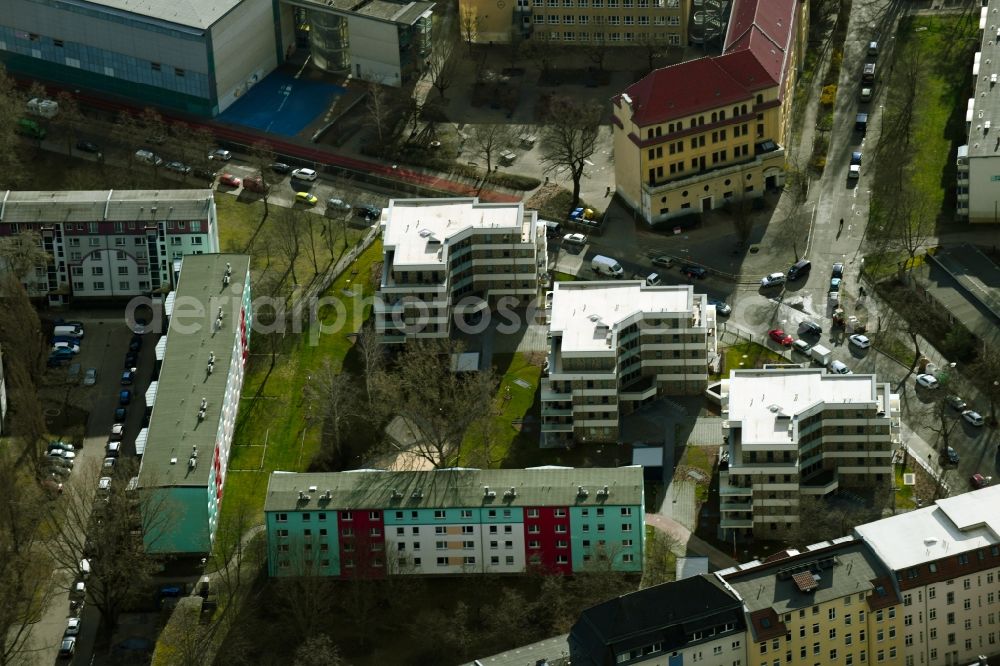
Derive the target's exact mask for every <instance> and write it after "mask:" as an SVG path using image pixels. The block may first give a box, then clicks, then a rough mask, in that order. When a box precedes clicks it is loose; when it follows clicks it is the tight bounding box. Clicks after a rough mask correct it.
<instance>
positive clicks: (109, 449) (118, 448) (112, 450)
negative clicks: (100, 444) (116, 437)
mask: <svg viewBox="0 0 1000 666" xmlns="http://www.w3.org/2000/svg"><path fill="white" fill-rule="evenodd" d="M121 454H122V443H121V442H114V441H110V442H108V443H107V444H105V445H104V457H105V458H117V457H118V456H120V455H121Z"/></svg>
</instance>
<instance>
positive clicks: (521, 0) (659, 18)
mask: <svg viewBox="0 0 1000 666" xmlns="http://www.w3.org/2000/svg"><path fill="white" fill-rule="evenodd" d="M459 7H460V9H459V12H460V13H459V15H460V16H461V17H462V18H461V19H460V21H461V25H463V26H466V25H468V26H475V27H474V28H473V29H472V30H471V31H470V32H469V34H470V35H471V36H473V37H474V41H475V42H476V43H479V44H494V43H495V44H503V43H509V42H511V40H512V35H517V39H529V40H531V41H533V42H534V41H541V42H544V43H546V44H551V45H564V46H574V45H579V46H590V47H595V46H600V47H607V46H636V45H647V44H657V45H663V46H685V45H687V43H688V21H689V17H690V12H691V0H461V1H460V3H459Z"/></svg>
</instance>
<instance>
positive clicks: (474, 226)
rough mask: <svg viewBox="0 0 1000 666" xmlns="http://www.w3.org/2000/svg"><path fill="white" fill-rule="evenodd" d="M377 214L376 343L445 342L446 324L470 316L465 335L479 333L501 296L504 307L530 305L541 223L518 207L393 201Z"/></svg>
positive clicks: (542, 254)
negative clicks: (380, 246) (379, 271)
mask: <svg viewBox="0 0 1000 666" xmlns="http://www.w3.org/2000/svg"><path fill="white" fill-rule="evenodd" d="M382 215H383V217H382V243H383V266H382V279H381V284H380V285H379V293H378V296H377V298H376V300H375V326H376V331H377V333H378V336H379V340H380V341H381V342H384V343H403V342H406V341H407V340H410V339H414V338H446V337H448V335H449V333H450V332H451V327H452V325H453V324H454V321H453V318H454V319H455V320H457V319H459V318H462V317H467V318H470V319H468V321H469V322H470V330H480V329H477V328H476V326H477V325H478V326H485V324H486V323H488V320H487V319H488V318H487V313H488V311H489V310H490V309H491V308H493V307H496V306H497V304H498V303H500V301H501V299H504V297H506V300H505V301H504V303H503V304H502V305H506V307H508V308H520V307H527V306H529V305H531V304H532V303H534V302H535V301H536V299H537V297H538V289H539V281H538V276H539V274H540V273H544V272H545V266H546V261H547V258H546V257H547V251H546V238H545V225H544V224H541V223H540V222H539V220H538V213H537V212H535V211H532V210H525V208H524V204H522V203H481V202H480V201H479V200H478V199H475V198H454V199H405V200H399V199H395V200H392V201H390V202H389V207H388V208H387V209H386V210H385V211H383V213H382Z"/></svg>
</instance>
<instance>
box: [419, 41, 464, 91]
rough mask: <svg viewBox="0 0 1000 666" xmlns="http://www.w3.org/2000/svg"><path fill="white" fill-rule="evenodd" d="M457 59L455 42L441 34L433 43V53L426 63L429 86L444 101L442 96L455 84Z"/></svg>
mask: <svg viewBox="0 0 1000 666" xmlns="http://www.w3.org/2000/svg"><path fill="white" fill-rule="evenodd" d="M458 64H459V57H458V56H457V55H456V54H455V40H454V38H453V37H452V36H451V35H447V34H442V35H440V36H439V37H438V38H437V39H436V40H435V42H434V52H433V53H431V57H430V60H428V62H427V68H428V73H429V74H430V79H431V85H433V86H434V88H435V89H436V90H437V91H438V96H439V97H440V98H441V100H442V101H444V98H445V97H444V94H445V92H446V91H447V90H448V88H450V87H451V84H452V83H454V82H455V74H456V72H457V71H458Z"/></svg>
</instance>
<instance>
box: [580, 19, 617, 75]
mask: <svg viewBox="0 0 1000 666" xmlns="http://www.w3.org/2000/svg"><path fill="white" fill-rule="evenodd" d="M603 18H604V17H603V16H601V15H600V14H598V15H597V16H595V17H594V20H595V21H602V19H603ZM607 29H608V28H607V25H606V24H605V23H603V22H600V23H597V25H595V26H594V41H593V42H592V43H590V44H587V46H585V47H583V48H584V53H586V55H587V59H588V60H590V62H592V63H593V65H594V67H596V68H597V71H599V72H603V71H604V61H605V59H606V58H607V57H608V51H609V50H610V49H611V40H610V39H609V38H608V33H607Z"/></svg>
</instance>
